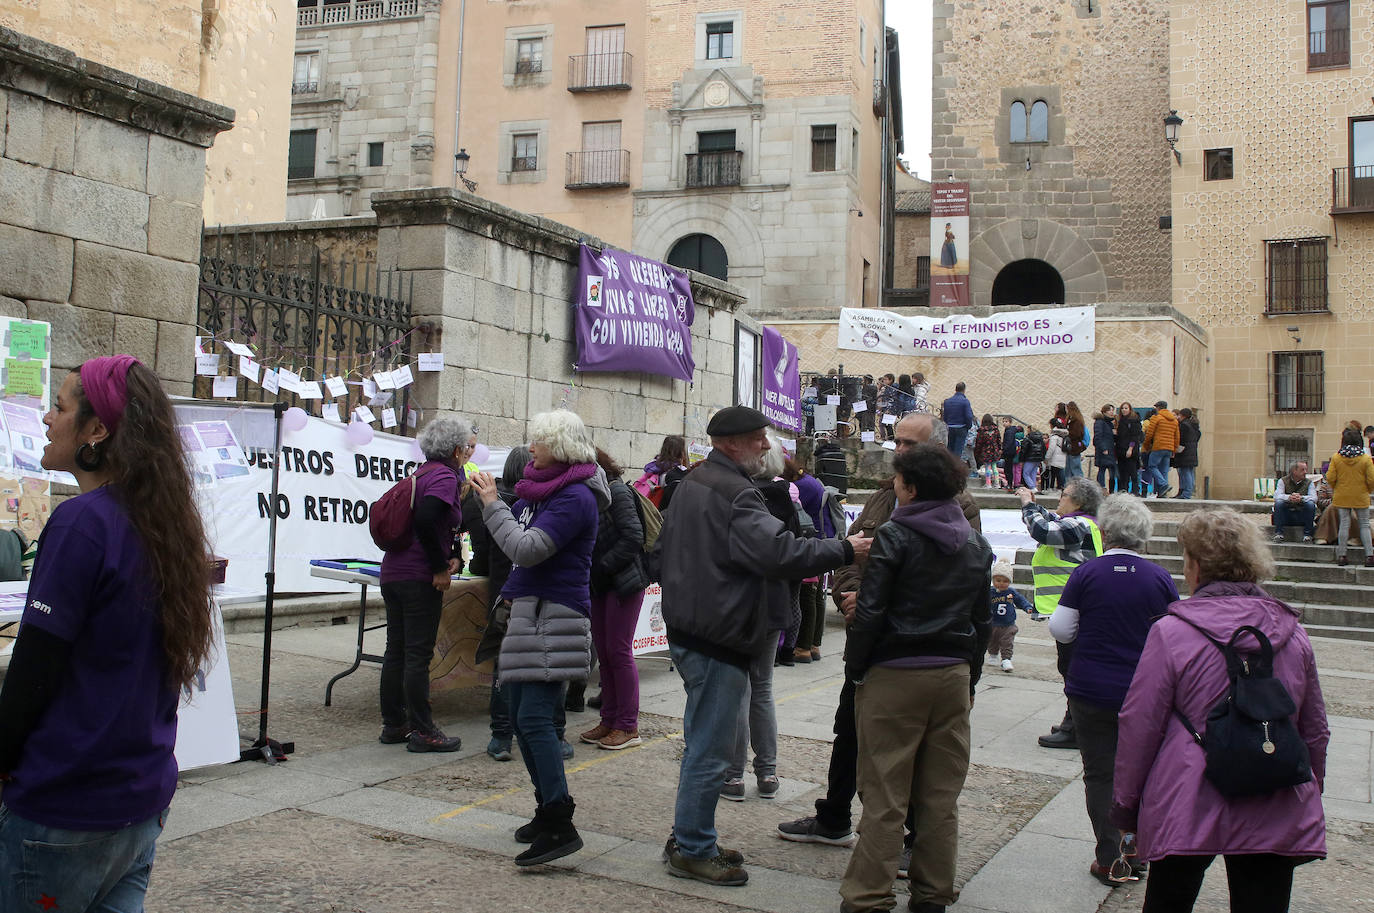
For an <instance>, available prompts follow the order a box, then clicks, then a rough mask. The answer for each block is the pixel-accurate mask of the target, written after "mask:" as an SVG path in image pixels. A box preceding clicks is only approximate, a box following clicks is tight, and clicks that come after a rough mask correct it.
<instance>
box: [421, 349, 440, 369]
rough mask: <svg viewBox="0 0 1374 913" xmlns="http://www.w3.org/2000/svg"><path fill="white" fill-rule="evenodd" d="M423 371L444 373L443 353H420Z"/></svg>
mask: <svg viewBox="0 0 1374 913" xmlns="http://www.w3.org/2000/svg"><path fill="white" fill-rule="evenodd" d="M420 370H421V371H442V370H444V353H443V352H421V353H420Z"/></svg>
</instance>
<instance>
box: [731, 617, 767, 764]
mask: <svg viewBox="0 0 1374 913" xmlns="http://www.w3.org/2000/svg"><path fill="white" fill-rule="evenodd" d="M776 642H777V637H772V638H769V641H768V646H767V647H766V648H765V649H764V650H763V651H762V652H760V653H759V654H758V655H757V656H755V657H754V661H753V662H752V663H750V664H749V690H748V692H747V693H746V694H745V695H744V707H743V708H742V709H741V710H740V719H739V728H738V734H737V735H736V736H735V752H734V757H733V758H732V759H731V760H730V766H729V767H728V768H727V769H726V771H725V776H726V778H727V779H734V778H736V777H743V776H744V762H745V759H746V756H747V755H748V753H749V746H750V744H753V746H754V776H756V777H771V776H773V775H775V774H776V773H777V772H778V714H777V707H776V706H775V705H774V704H773V661H774V659H775V658H776V656H777V651H776V650H774V649H773V644H774V643H776Z"/></svg>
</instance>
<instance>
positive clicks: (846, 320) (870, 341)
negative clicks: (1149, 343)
mask: <svg viewBox="0 0 1374 913" xmlns="http://www.w3.org/2000/svg"><path fill="white" fill-rule="evenodd" d="M1096 313H1097V309H1096V308H1093V307H1081V308H1046V309H1043V310H1033V311H1032V310H1025V311H1008V312H1005V313H1001V314H992V315H989V316H987V317H975V316H973V315H972V314H951V315H950V316H948V317H944V318H941V319H936V318H932V317H908V316H906V315H904V314H895V313H893V312H891V311H880V310H876V309H873V308H842V309H841V310H840V326H839V348H841V349H855V350H857V351H860V352H881V353H883V354H885V355H916V356H922V355H932V356H933V355H944V356H949V355H953V356H964V357H975V358H1001V357H1004V356H1007V355H1057V354H1060V353H1063V352H1091V351H1093V350H1094V349H1095V348H1096V347H1097V342H1096V337H1095V334H1094V323H1095V320H1096Z"/></svg>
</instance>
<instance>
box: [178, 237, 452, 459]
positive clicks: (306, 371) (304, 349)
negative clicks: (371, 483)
mask: <svg viewBox="0 0 1374 913" xmlns="http://www.w3.org/2000/svg"><path fill="white" fill-rule="evenodd" d="M413 297H414V280H413V278H410V279H407V278H404V277H402V276H401V275H400V274H399V273H397V272H396V271H394V270H378V269H376V268H375V266H374V264H372V263H363V264H359V263H358V262H357V261H356V260H354V261H349V260H347V259H340V260H338V261H335V260H333V259H332V258H328V257H326V256H324V255H323V254H321V252H320V251H319V249H318V248H316V247H315V246H314V245H313V244H307V243H303V242H301V241H299V240H291V241H283V240H281V239H277V238H274V237H272V236H270V235H259V234H256V233H243V232H231V231H214V230H212V231H210V232H207V233H206V236H205V238H204V241H203V243H202V246H201V258H200V293H199V297H198V300H197V308H196V323H197V324H198V329H197V333H199V334H201V335H204V336H210V337H213V338H214V339H215V340H218V341H219V342H221V343H222V342H239V343H244V344H246V345H249V346H252V348H253V350H254V352H256V353H257V360H258V362H259V363H260V364H262V366H263V367H264V368H288V369H290V370H292V371H295V372H296V373H297V374H299V375H300V377H301V379H302V380H309V381H321V382H322V381H324V380H325V378H327V377H335V376H341V377H343V378H344V379H345V381H348V382H349V383H348V388H347V389H348V392H347V395H346V396H344V397H338V398H334V397H331V396H330V395H329V393H328V391H327V390H326V391H325V399H324V400H314V399H301V398H300V397H299V396H297V395H296V394H295V393H288V392H287V391H286V390H282V391H281V392H280V395H277V394H272V393H268V392H267V391H266V390H265V389H263V388H262V386H261V385H259V384H254V383H251V382H249V383H247V384H246V386H247V390H246V392H245V393H244V394H243V395H242V396H241V397H240V398H242V399H246V400H250V401H257V402H263V401H268V400H272V399H276V398H280V399H284V400H288V401H289V402H291V403H292V405H297V406H300V407H301V408H303V409H305V410H306V411H307V412H310V413H312V414H315V415H318V414H320V409H319V404H320V403H322V402H329V401H331V400H333V401H335V402H337V403H338V406H339V413H340V415H341V416H342V417H343V418H344V419H345V420H347V418H348V415H349V413H351V412H352V411H353V409H355V408H356V407H357V406H359V405H364V404H367V402H368V400H367V397H365V396H364V394H363V387H362V385H361V381H362V380H363V379H365V378H368V377H371V375H372V374H373V372H375V371H389V370H391V369H393V368H399V367H401V366H402V365H405V364H409V363H410V359H411V350H412V341H413V339H412V335H413V334H414V333H417V332H419V333H426V332H427V331H429V330H430V329H432V327H431V325H429V324H422V325H420V326H418V327H417V326H412V323H411V303H412V300H413ZM222 348H223V347H222V346H216V348H215V351H220V350H222ZM207 351H208V350H207ZM229 373H231V374H237V373H238V359H237V358H231V360H230V363H229ZM212 383H213V378H210V377H195V378H194V385H193V392H194V395H195V396H197V397H201V398H205V399H209V398H211V396H212V393H211V386H212ZM373 405H374V407H376V406H378V405H379V404H377V403H373ZM391 405H394V407H395V408H396V416H397V421H398V423H399V425H398V427H396V428H391V429H387V430H389V431H391V432H393V433H396V434H407V433H409V434H413V433H414V429H413V428H411V427H409V426H408V423H407V421H406V417H407V414H408V412H409V409H410V387H405V388H402V389H400V390H397V391H395V393H394V402H393V403H391ZM378 411H379V410H378Z"/></svg>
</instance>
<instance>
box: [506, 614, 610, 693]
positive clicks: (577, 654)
mask: <svg viewBox="0 0 1374 913" xmlns="http://www.w3.org/2000/svg"><path fill="white" fill-rule="evenodd" d="M591 649H592V628H591V622H590V621H589V620H588V618H587V616H585V615H583V614H582V613H581V612H579V611H577V610H576V609H570V608H568V607H567V606H565V605H559V604H558V603H556V602H549V601H548V600H547V599H538V598H536V597H534V596H521V597H520V598H519V599H517V600H515V602H513V603H511V609H510V624H509V626H508V627H507V628H506V636H505V639H503V640H502V641H501V664H500V666H499V668H500V670H501V671H500V677H501V681H502V682H503V683H504V682H570V681H584V680H585V679H586V678H587V673H588V670H589V667H590V665H591V658H592V653H591Z"/></svg>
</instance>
